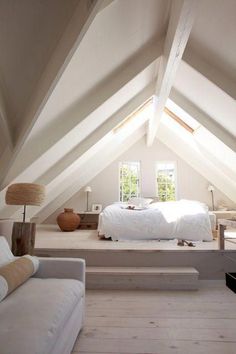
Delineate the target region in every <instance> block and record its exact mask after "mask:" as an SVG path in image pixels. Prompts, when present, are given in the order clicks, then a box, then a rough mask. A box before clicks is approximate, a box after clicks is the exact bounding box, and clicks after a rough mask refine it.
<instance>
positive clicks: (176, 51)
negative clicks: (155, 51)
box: [147, 0, 197, 146]
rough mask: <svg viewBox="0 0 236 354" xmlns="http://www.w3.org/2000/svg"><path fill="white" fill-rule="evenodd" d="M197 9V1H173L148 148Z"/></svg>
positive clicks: (149, 130)
mask: <svg viewBox="0 0 236 354" xmlns="http://www.w3.org/2000/svg"><path fill="white" fill-rule="evenodd" d="M196 9H197V2H196V0H175V1H172V6H171V13H170V20H169V25H168V30H167V35H166V40H165V45H164V53H163V56H162V58H161V63H160V66H159V70H158V78H157V85H156V90H155V96H156V99H155V100H154V113H153V116H152V117H151V118H150V121H149V124H148V131H147V146H151V145H152V144H153V141H154V139H155V136H156V133H157V130H158V127H159V124H160V120H161V117H162V114H163V110H164V107H165V105H166V101H167V98H168V96H169V94H170V90H171V88H172V85H173V83H174V79H175V75H176V72H177V69H178V66H179V64H180V62H181V59H182V55H183V52H184V50H185V47H186V44H187V41H188V38H189V35H190V32H191V29H192V26H193V22H194V17H195V13H196Z"/></svg>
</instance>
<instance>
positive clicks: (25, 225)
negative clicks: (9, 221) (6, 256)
mask: <svg viewBox="0 0 236 354" xmlns="http://www.w3.org/2000/svg"><path fill="white" fill-rule="evenodd" d="M35 232H36V224H35V223H31V222H14V224H13V229H12V253H13V254H14V256H23V255H24V254H30V255H33V253H34V243H35Z"/></svg>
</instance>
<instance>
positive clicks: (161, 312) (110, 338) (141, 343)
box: [73, 285, 236, 354]
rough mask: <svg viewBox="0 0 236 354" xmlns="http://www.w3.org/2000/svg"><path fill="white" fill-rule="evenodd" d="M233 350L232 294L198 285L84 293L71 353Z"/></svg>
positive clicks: (209, 353)
mask: <svg viewBox="0 0 236 354" xmlns="http://www.w3.org/2000/svg"><path fill="white" fill-rule="evenodd" d="M76 353H77V354H78V353H80V354H85V353H86V354H98V353H100V354H101V353H103V354H106V353H110V354H112V353H113V354H114V353H116V354H140V353H143V354H144V353H146V354H153V353H155V354H199V353H204V354H213V353H214V354H235V353H236V294H234V293H233V292H231V291H230V290H229V289H228V288H226V287H225V286H224V285H218V286H217V287H213V288H205V287H204V288H202V289H200V290H199V291H193V292H191V291H178V292H177V291H114V290H113V291H111V290H109V291H108V290H107V291H104V290H100V291H99V290H96V291H95V290H94V291H87V294H86V320H85V326H84V328H83V330H82V332H81V333H80V335H79V337H78V339H77V341H76V343H75V346H74V351H73V354H76Z"/></svg>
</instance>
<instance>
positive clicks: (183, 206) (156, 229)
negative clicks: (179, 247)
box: [98, 200, 212, 241]
mask: <svg viewBox="0 0 236 354" xmlns="http://www.w3.org/2000/svg"><path fill="white" fill-rule="evenodd" d="M98 231H99V235H104V236H105V237H106V238H108V237H111V238H112V240H114V241H116V240H155V239H159V240H162V239H174V238H177V239H185V240H192V241H211V240H212V232H211V223H210V219H209V215H208V210H207V208H206V206H205V205H204V204H202V203H199V202H197V201H189V200H180V201H177V202H165V203H153V204H150V205H149V206H148V207H147V208H146V209H142V210H129V209H126V207H125V206H124V205H123V204H112V205H110V206H108V207H106V208H105V209H104V210H103V212H102V213H101V214H100V218H99V226H98Z"/></svg>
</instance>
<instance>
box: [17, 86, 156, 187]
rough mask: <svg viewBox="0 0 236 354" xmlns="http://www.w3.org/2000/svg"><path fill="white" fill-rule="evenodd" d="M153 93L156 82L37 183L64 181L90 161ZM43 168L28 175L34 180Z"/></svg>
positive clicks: (35, 169) (37, 168)
mask: <svg viewBox="0 0 236 354" xmlns="http://www.w3.org/2000/svg"><path fill="white" fill-rule="evenodd" d="M153 92H154V82H153V83H152V84H150V85H148V86H147V87H146V88H145V89H144V90H143V91H141V92H140V93H139V94H137V95H136V96H135V97H134V98H132V99H131V100H130V101H129V102H128V103H126V104H125V105H124V106H123V107H122V108H121V109H119V110H118V111H117V112H116V113H115V114H113V116H111V117H110V118H109V119H107V120H106V121H105V122H104V123H103V124H101V125H100V126H99V127H98V128H97V129H96V130H95V131H93V132H92V133H91V134H90V135H89V136H88V137H87V138H86V139H84V140H83V141H82V142H81V143H80V144H78V145H77V146H76V147H75V148H74V149H73V150H71V151H70V152H69V153H68V154H66V155H65V156H64V157H63V158H62V159H61V160H60V161H58V163H56V164H54V165H52V167H51V168H50V169H49V170H48V171H46V172H45V174H44V175H42V176H40V178H38V179H37V182H38V183H41V184H44V185H47V184H48V183H52V182H53V180H54V179H58V178H60V179H63V178H64V177H63V175H66V174H67V169H70V170H72V169H75V168H77V167H78V166H79V165H80V164H81V163H82V162H83V163H84V162H85V161H89V158H90V157H91V155H92V154H93V151H94V150H95V149H96V145H98V144H99V142H100V141H102V139H103V138H105V136H106V135H107V134H109V133H110V132H112V130H113V129H114V128H115V127H116V126H117V125H118V124H119V123H121V122H122V121H123V120H124V119H125V118H126V117H127V116H129V115H130V114H132V113H133V112H135V111H136V110H137V107H139V106H141V105H142V104H143V103H144V102H145V101H146V100H148V98H150V97H151V96H152V95H153ZM41 166H42V164H41V162H39V163H37V165H33V166H32V168H31V171H29V174H28V175H29V176H31V178H32V176H33V175H34V171H39V169H40V167H41ZM22 180H24V179H22Z"/></svg>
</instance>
